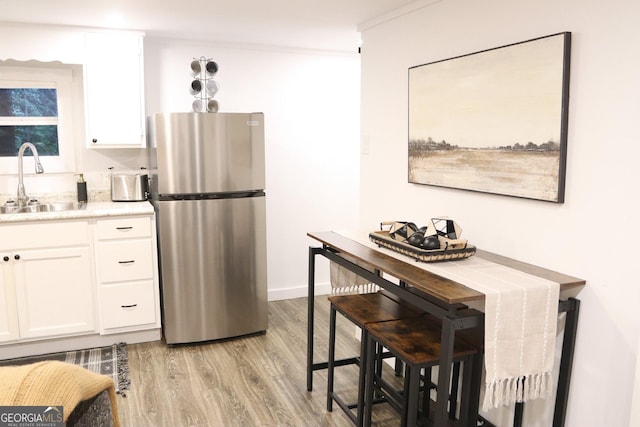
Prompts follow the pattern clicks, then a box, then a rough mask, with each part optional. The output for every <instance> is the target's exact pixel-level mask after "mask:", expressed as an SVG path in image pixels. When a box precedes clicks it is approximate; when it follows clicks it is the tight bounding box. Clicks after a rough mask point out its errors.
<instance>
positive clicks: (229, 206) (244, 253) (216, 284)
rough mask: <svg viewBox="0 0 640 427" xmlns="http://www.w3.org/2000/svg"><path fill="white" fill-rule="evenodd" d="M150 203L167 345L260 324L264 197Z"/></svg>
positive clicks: (263, 319) (263, 314) (263, 322)
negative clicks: (153, 213)
mask: <svg viewBox="0 0 640 427" xmlns="http://www.w3.org/2000/svg"><path fill="white" fill-rule="evenodd" d="M154 203H155V205H156V209H157V212H158V226H159V230H160V233H159V239H160V242H159V243H160V253H161V266H162V267H161V268H162V282H161V284H162V301H163V310H164V311H163V314H164V318H163V328H164V335H165V339H166V341H167V343H168V344H177V343H190V342H198V341H207V340H214V339H220V338H230V337H234V336H239V335H245V334H250V333H254V332H260V331H264V330H266V329H267V266H266V263H267V262H266V232H265V198H264V197H248V198H237V199H214V200H182V201H159V202H158V201H156V202H154Z"/></svg>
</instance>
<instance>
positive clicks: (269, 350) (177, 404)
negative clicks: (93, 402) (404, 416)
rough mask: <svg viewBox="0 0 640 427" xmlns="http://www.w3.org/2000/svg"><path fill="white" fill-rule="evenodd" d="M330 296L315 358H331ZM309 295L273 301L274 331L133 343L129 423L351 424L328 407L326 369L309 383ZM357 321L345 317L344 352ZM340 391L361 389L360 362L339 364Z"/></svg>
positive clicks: (125, 405)
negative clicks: (311, 387)
mask: <svg viewBox="0 0 640 427" xmlns="http://www.w3.org/2000/svg"><path fill="white" fill-rule="evenodd" d="M328 308H329V303H328V301H327V299H326V297H318V298H316V317H315V322H316V330H315V337H314V346H315V360H316V361H324V360H326V358H327V348H328V329H329V309H328ZM306 327H307V299H306V298H297V299H291V300H283V301H273V302H269V327H268V330H267V332H266V333H263V334H257V335H252V336H247V337H241V338H236V339H232V340H221V341H215V342H208V343H202V344H194V345H180V346H173V347H169V346H167V345H166V344H165V343H164V342H160V341H158V342H152V343H142V344H131V345H129V346H128V353H129V369H130V374H131V389H130V390H129V391H128V393H127V396H126V397H122V396H119V398H118V410H119V412H120V418H121V421H122V425H123V426H127V427H147V426H148V427H159V426H160V427H164V426H167V427H181V426H184V427H196V426H197V427H218V426H220V427H236V426H237V427H248V426H265V427H266V426H278V427H287V426H292V427H298V426H301V427H302V426H304V427H307V426H311V427H313V426H317V427H343V426H345V427H346V426H351V425H352V424H351V422H350V421H349V419H348V418H347V417H346V416H345V414H344V413H343V412H342V410H341V409H340V408H339V407H337V405H334V411H333V412H327V409H326V380H327V377H326V371H316V372H315V373H314V390H313V391H312V392H307V390H306V344H307V336H306V333H307V330H306ZM358 351H359V342H358V341H357V340H356V339H355V338H354V328H353V325H352V324H351V323H350V322H348V321H346V320H344V319H339V320H338V332H337V340H336V356H337V357H347V356H353V355H356V354H357V353H358ZM335 390H336V391H338V392H341V393H343V394H344V395H345V396H353V397H354V400H355V396H356V393H357V368H355V367H353V366H351V367H341V368H338V370H337V371H336V388H335ZM386 406H387V405H380V406H379V407H376V410H375V412H374V421H375V422H376V425H377V426H381V427H386V426H396V425H398V424H399V419H398V416H397V414H396V413H395V411H393V410H392V409H390V408H388V407H386Z"/></svg>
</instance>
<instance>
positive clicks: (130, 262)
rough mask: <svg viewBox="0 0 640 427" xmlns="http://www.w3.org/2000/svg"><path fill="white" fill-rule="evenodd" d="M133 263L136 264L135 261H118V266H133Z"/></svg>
mask: <svg viewBox="0 0 640 427" xmlns="http://www.w3.org/2000/svg"><path fill="white" fill-rule="evenodd" d="M134 262H136V261H135V260H133V259H132V260H129V261H118V264H133V263H134Z"/></svg>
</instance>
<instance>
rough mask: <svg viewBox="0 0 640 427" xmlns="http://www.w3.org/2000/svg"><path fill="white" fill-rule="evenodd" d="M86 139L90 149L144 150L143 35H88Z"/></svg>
mask: <svg viewBox="0 0 640 427" xmlns="http://www.w3.org/2000/svg"><path fill="white" fill-rule="evenodd" d="M86 49H87V54H86V64H85V88H86V94H85V95H86V96H85V102H86V114H87V139H88V145H89V146H91V147H126V146H129V147H144V146H145V123H144V90H143V59H142V36H140V35H132V34H113V33H88V34H86Z"/></svg>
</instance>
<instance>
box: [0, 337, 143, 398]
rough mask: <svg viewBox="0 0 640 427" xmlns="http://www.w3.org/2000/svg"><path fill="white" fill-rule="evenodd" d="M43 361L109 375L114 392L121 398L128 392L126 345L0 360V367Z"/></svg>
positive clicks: (119, 344)
mask: <svg viewBox="0 0 640 427" xmlns="http://www.w3.org/2000/svg"><path fill="white" fill-rule="evenodd" d="M44 360H59V361H61V362H66V363H72V364H74V365H80V366H82V367H83V368H86V369H88V370H90V371H91V372H95V373H97V374H102V375H109V376H110V377H111V378H113V382H114V383H115V386H116V392H117V393H118V394H120V395H122V396H126V394H125V391H126V390H129V386H130V385H131V380H130V378H129V357H128V355H127V344H126V343H118V344H114V345H111V346H107V347H100V348H90V349H86V350H77V351H68V352H62V353H50V354H43V355H38V356H28V357H21V358H18V359H8V360H0V366H11V365H26V364H29V363H36V362H42V361H44Z"/></svg>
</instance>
